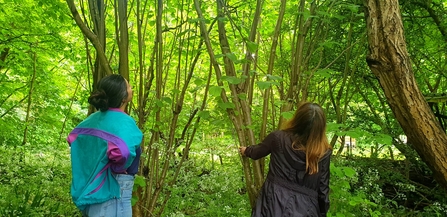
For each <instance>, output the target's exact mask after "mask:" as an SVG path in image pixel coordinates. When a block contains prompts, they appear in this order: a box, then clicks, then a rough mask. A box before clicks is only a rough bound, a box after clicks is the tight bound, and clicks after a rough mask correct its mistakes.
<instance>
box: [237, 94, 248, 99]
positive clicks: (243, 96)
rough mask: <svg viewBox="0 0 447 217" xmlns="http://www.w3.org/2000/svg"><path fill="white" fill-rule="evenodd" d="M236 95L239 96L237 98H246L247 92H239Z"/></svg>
mask: <svg viewBox="0 0 447 217" xmlns="http://www.w3.org/2000/svg"><path fill="white" fill-rule="evenodd" d="M237 96H238V97H239V99H242V100H246V99H247V94H246V93H240V94H238V95H237Z"/></svg>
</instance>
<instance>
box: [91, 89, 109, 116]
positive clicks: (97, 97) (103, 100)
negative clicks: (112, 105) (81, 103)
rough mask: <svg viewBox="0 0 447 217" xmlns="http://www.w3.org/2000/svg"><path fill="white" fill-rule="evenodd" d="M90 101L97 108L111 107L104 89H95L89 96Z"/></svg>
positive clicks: (102, 109)
mask: <svg viewBox="0 0 447 217" xmlns="http://www.w3.org/2000/svg"><path fill="white" fill-rule="evenodd" d="M88 103H90V104H91V105H92V106H95V108H96V109H98V110H101V111H107V109H109V98H108V97H107V94H106V92H104V90H102V89H100V90H95V91H93V93H92V94H91V95H90V97H89V98H88Z"/></svg>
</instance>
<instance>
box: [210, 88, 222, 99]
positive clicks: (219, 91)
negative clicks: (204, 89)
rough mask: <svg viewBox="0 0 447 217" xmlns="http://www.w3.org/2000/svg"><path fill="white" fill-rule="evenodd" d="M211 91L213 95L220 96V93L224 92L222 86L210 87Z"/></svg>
mask: <svg viewBox="0 0 447 217" xmlns="http://www.w3.org/2000/svg"><path fill="white" fill-rule="evenodd" d="M209 91H210V94H211V95H212V96H215V97H218V96H220V93H222V87H220V86H212V87H210V90H209Z"/></svg>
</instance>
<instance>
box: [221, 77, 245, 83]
mask: <svg viewBox="0 0 447 217" xmlns="http://www.w3.org/2000/svg"><path fill="white" fill-rule="evenodd" d="M222 81H227V82H228V83H230V84H240V83H242V82H244V79H242V78H238V77H235V76H222Z"/></svg>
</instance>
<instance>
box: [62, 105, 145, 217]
mask: <svg viewBox="0 0 447 217" xmlns="http://www.w3.org/2000/svg"><path fill="white" fill-rule="evenodd" d="M142 138H143V134H142V133H141V131H140V129H139V128H138V127H137V125H136V124H135V121H134V120H133V119H132V118H131V117H130V116H129V115H127V114H125V113H124V112H122V111H121V110H119V109H109V110H107V111H105V112H101V111H98V112H95V113H93V114H92V115H90V116H89V117H88V118H86V119H85V120H84V121H83V122H81V123H80V124H79V125H78V126H76V128H75V129H73V131H72V132H70V134H69V136H68V138H67V141H68V143H69V144H70V146H71V169H72V183H71V196H72V198H73V202H74V203H75V204H76V206H77V207H78V208H79V209H80V210H84V209H85V206H86V205H89V204H95V203H103V202H105V201H108V200H110V199H113V198H120V186H119V184H118V182H117V181H116V179H115V178H114V177H113V174H112V172H114V173H121V172H124V171H126V169H127V168H128V167H129V166H130V165H131V164H132V162H133V160H134V158H135V155H136V150H137V149H138V148H139V147H140V143H141V140H142Z"/></svg>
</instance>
